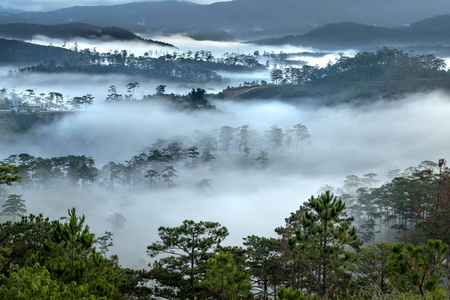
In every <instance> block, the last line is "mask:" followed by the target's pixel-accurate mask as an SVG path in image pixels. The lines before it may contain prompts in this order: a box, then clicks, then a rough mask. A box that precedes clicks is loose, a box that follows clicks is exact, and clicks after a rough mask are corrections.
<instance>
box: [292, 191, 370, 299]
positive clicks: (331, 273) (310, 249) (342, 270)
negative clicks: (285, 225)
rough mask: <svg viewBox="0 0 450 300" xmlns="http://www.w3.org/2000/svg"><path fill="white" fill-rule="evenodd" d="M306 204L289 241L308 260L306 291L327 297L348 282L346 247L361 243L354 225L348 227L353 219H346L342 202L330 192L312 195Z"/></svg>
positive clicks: (355, 247)
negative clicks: (299, 226)
mask: <svg viewBox="0 0 450 300" xmlns="http://www.w3.org/2000/svg"><path fill="white" fill-rule="evenodd" d="M305 207H306V211H305V212H304V213H303V214H302V216H301V219H300V225H301V228H299V229H298V230H297V231H296V238H295V239H290V240H289V243H290V245H291V246H292V247H299V248H300V251H301V255H302V256H303V259H306V260H307V261H309V264H310V266H309V274H310V275H309V276H311V279H310V280H311V285H309V286H308V287H307V289H308V292H310V293H311V292H314V293H317V294H318V295H320V296H321V297H323V296H325V297H327V296H328V295H329V294H330V293H333V291H334V290H336V289H338V288H339V287H341V288H342V285H343V284H345V286H346V285H347V282H346V280H348V277H349V274H348V273H346V270H347V269H348V267H349V265H350V262H351V261H352V260H353V259H354V255H353V254H352V253H350V252H349V251H347V250H346V249H345V247H348V246H349V247H352V248H353V249H359V247H360V246H361V245H362V242H361V241H360V240H359V239H358V237H357V235H356V228H355V227H354V226H351V223H352V221H353V218H351V217H350V218H345V213H344V209H345V204H344V202H343V201H342V200H341V199H338V198H337V197H336V196H334V195H333V194H332V193H331V192H330V191H326V192H325V193H323V194H321V195H320V196H319V197H317V198H314V197H311V198H310V199H309V201H308V202H307V203H306V204H305ZM343 217H344V218H343Z"/></svg>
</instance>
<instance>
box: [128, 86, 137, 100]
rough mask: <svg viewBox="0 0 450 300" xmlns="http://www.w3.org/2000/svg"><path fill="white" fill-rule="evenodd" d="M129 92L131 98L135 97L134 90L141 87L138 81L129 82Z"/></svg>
mask: <svg viewBox="0 0 450 300" xmlns="http://www.w3.org/2000/svg"><path fill="white" fill-rule="evenodd" d="M126 87H127V93H128V98H129V99H134V90H135V89H136V88H137V87H139V83H138V82H130V83H128V84H127V86H126Z"/></svg>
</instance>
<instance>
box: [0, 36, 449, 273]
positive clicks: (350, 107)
mask: <svg viewBox="0 0 450 300" xmlns="http://www.w3.org/2000/svg"><path fill="white" fill-rule="evenodd" d="M165 41H166V42H167V41H168V42H171V41H170V40H165ZM178 41H179V42H178V43H175V44H177V45H178V46H179V47H180V51H184V49H187V48H188V44H183V43H181V42H180V40H179V39H178ZM206 46H211V43H207V44H203V43H197V44H195V45H191V49H194V50H195V49H203V47H206ZM219 46H220V45H219V44H218V45H217V49H216V50H215V51H217V52H221V53H224V52H226V51H242V52H244V53H245V52H252V51H255V50H261V51H263V50H265V49H263V48H262V47H260V49H257V48H256V47H255V46H252V45H244V44H239V43H236V44H227V45H223V44H222V46H221V47H219ZM212 47H213V48H214V44H212ZM106 48H107V47H106ZM233 49H235V50H233ZM135 50H136V49H135ZM281 50H285V51H287V50H288V49H287V48H285V49H281ZM290 50H292V51H295V52H300V51H305V50H307V49H290ZM139 51H141V50H140V49H137V52H139ZM142 51H144V49H142ZM351 52H352V50H349V51H348V53H351ZM337 55H338V54H337V53H335V54H333V55H332V56H325V57H323V58H322V59H321V60H318V59H316V60H315V61H314V62H313V63H314V64H326V63H327V61H328V60H332V59H333V58H334V57H336V56H337ZM301 59H305V58H303V57H302V58H301ZM9 69H11V67H4V68H2V70H1V71H2V74H3V75H2V77H1V80H2V83H1V84H2V86H3V87H4V88H6V89H10V90H11V89H12V90H17V91H22V92H23V91H25V90H26V89H34V90H35V92H36V93H37V94H38V93H41V92H44V93H48V92H51V91H58V92H61V93H63V95H64V96H65V97H67V98H70V97H74V96H79V95H82V94H86V93H91V94H93V95H94V96H95V97H96V98H95V101H94V103H95V104H94V105H93V106H92V107H89V108H88V109H87V110H86V111H85V110H81V111H78V112H74V113H71V114H68V115H67V116H65V117H64V118H62V119H60V120H58V121H55V122H53V123H51V124H50V125H47V126H44V127H40V128H35V129H34V130H33V131H30V132H28V133H26V134H23V135H18V136H14V137H13V138H11V139H10V140H9V141H8V143H1V144H0V157H2V159H4V158H6V157H8V156H9V155H11V154H20V153H28V154H30V155H33V156H41V157H44V158H45V157H47V158H48V157H56V156H65V155H86V156H90V157H92V158H93V159H94V160H95V163H96V167H97V168H99V169H100V168H102V167H103V166H104V165H105V164H107V163H109V162H118V163H119V162H120V163H123V162H125V161H126V160H129V159H130V158H131V157H132V156H133V155H136V154H138V153H139V151H142V149H143V148H145V147H150V146H152V144H154V143H155V142H156V141H157V139H173V138H178V139H180V138H181V139H184V141H185V145H184V146H186V147H189V146H192V145H193V143H194V141H193V140H192V138H189V137H192V136H194V135H195V134H196V132H197V133H198V132H204V133H211V134H213V135H215V136H217V131H215V133H214V130H218V129H219V128H220V127H222V126H231V127H233V128H237V127H240V126H243V125H249V128H250V129H251V130H255V131H258V132H264V131H266V130H269V129H270V128H271V127H272V126H273V125H277V126H278V127H280V128H282V129H287V128H292V126H294V125H296V124H299V123H302V124H304V125H305V126H307V128H308V130H309V133H310V135H311V138H310V139H309V140H308V143H306V144H305V145H304V147H303V150H302V151H298V150H294V149H285V150H286V151H284V152H283V153H281V154H279V155H275V154H273V153H269V156H268V158H269V163H268V168H267V169H261V168H259V166H258V163H257V162H256V161H255V159H256V158H257V155H258V153H259V152H260V151H265V150H268V149H267V148H266V145H265V144H264V143H263V142H261V144H260V146H259V147H257V146H255V147H254V148H253V149H251V150H252V151H251V154H250V155H249V156H248V157H239V156H238V155H235V154H232V153H231V154H230V155H228V156H219V155H218V156H217V159H216V160H214V161H213V162H212V163H205V164H200V165H199V167H197V168H187V167H185V166H184V165H183V164H179V165H178V166H177V167H176V169H177V172H178V177H177V178H176V179H175V184H176V187H173V188H170V189H168V188H165V187H163V184H162V183H160V187H159V188H158V189H154V190H150V188H146V187H139V188H137V189H130V188H127V189H117V190H110V189H104V188H101V187H98V186H93V187H91V188H90V189H87V190H76V189H74V190H71V189H64V190H55V189H52V190H51V191H48V190H45V189H41V190H40V191H33V192H27V191H23V192H22V194H23V198H24V199H25V200H26V205H27V209H28V212H29V213H44V215H46V216H49V217H51V218H59V217H61V216H66V215H67V209H69V208H71V207H77V209H78V212H79V213H80V214H85V215H86V217H87V220H86V221H87V224H89V225H90V226H91V230H92V231H93V232H95V233H96V234H97V235H101V234H103V233H104V231H106V230H108V231H113V230H112V228H111V225H110V224H108V222H107V218H108V217H109V216H111V215H112V214H114V213H121V214H122V215H123V216H124V217H125V218H126V219H127V221H126V222H125V225H124V227H123V228H122V229H121V230H118V231H116V232H114V243H115V246H114V247H113V248H112V249H111V252H110V253H109V254H118V255H119V257H120V259H121V263H122V264H124V265H125V266H130V267H133V268H143V267H145V266H146V264H147V261H148V259H149V258H148V257H147V256H146V253H145V250H146V246H147V245H149V244H151V243H152V242H155V241H156V240H157V239H158V236H157V229H158V227H159V226H178V225H180V224H181V223H182V221H183V220H185V219H192V220H195V221H200V220H203V221H217V222H220V223H221V224H222V225H224V226H226V227H227V228H228V229H229V231H230V236H229V237H228V238H227V239H226V241H225V244H229V245H240V244H241V242H242V238H243V237H246V236H247V235H251V234H255V235H260V236H273V235H274V231H273V230H274V228H275V227H278V226H281V225H283V222H284V218H286V217H288V216H289V214H290V213H291V212H293V211H295V210H296V209H298V207H299V205H300V204H301V203H303V202H304V201H305V200H307V199H308V198H309V197H310V196H311V195H317V192H318V190H319V189H320V188H321V187H323V186H324V185H331V186H342V184H343V180H344V179H345V177H346V176H347V175H351V174H355V175H358V176H362V175H364V174H367V173H376V174H379V179H380V180H383V179H384V178H385V176H386V174H387V172H388V171H389V170H392V169H405V168H408V167H409V166H416V165H417V164H419V163H420V162H422V161H424V160H431V161H437V160H438V159H439V158H445V157H448V151H449V150H448V149H450V141H447V139H445V138H444V137H445V136H446V134H447V128H448V127H449V126H450V120H449V118H448V115H447V113H446V112H447V111H448V110H450V95H448V94H446V93H443V92H439V91H437V92H433V93H427V94H414V95H408V96H406V97H404V98H402V99H397V100H390V101H384V100H380V101H377V102H376V103H364V102H361V103H358V101H356V102H355V103H353V104H345V103H341V104H333V105H324V103H323V102H322V100H317V99H301V100H290V101H280V100H278V99H272V100H245V101H230V100H215V101H214V102H213V104H214V105H215V106H216V108H217V111H189V112H187V111H179V110H174V109H173V108H171V107H169V106H167V105H166V104H164V103H161V102H158V101H153V102H151V103H148V104H121V105H105V104H104V103H103V100H104V98H105V96H106V94H107V89H108V87H109V86H110V85H112V84H114V85H116V86H117V87H118V89H119V92H124V91H125V85H126V84H127V83H128V82H133V81H138V82H139V83H140V87H139V89H137V90H136V94H137V95H147V94H154V92H155V87H156V86H157V85H159V84H166V85H167V92H169V93H170V92H174V93H187V92H188V91H190V90H191V89H192V88H193V87H196V86H195V85H194V84H179V83H167V82H158V81H149V80H145V79H143V78H135V77H130V76H120V75H114V76H111V75H81V74H79V75H67V74H66V75H64V74H47V75H45V76H43V75H36V74H23V75H14V74H13V75H12V76H11V74H8V70H9ZM223 76H224V77H228V78H230V79H231V83H232V84H234V85H235V84H236V83H238V82H242V81H244V80H249V79H251V80H269V74H268V72H255V73H252V74H233V73H224V74H223ZM252 78H254V79H252ZM201 87H202V88H205V89H207V90H208V91H209V92H217V91H220V90H221V89H223V88H225V87H226V85H223V86H209V85H204V86H201ZM121 89H122V91H120V90H121ZM202 179H209V180H210V183H211V186H210V187H209V188H208V189H199V187H198V183H199V182H200V181H201V180H202ZM15 189H16V187H12V188H9V190H8V191H9V192H11V193H13V192H15V191H16V190H15Z"/></svg>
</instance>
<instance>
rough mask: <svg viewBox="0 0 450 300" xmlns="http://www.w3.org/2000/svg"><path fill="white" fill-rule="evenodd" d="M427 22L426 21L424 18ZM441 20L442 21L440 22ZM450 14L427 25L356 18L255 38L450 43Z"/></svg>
mask: <svg viewBox="0 0 450 300" xmlns="http://www.w3.org/2000/svg"><path fill="white" fill-rule="evenodd" d="M423 22H425V21H423ZM441 23H442V22H441ZM447 28H450V18H448V22H447V23H445V25H442V26H426V25H425V23H422V21H420V22H417V23H413V24H412V25H411V26H408V27H399V28H387V27H381V26H373V25H366V24H358V23H354V22H341V23H332V24H327V25H324V26H321V27H319V28H316V29H313V30H311V31H310V32H308V33H306V34H303V35H289V36H285V37H282V38H273V39H264V40H258V41H254V43H257V44H262V45H288V44H289V45H296V46H309V47H315V48H320V49H330V50H331V49H348V48H359V49H364V48H370V47H380V46H388V47H405V46H412V45H420V46H426V45H440V46H448V45H450V34H449V31H448V30H447Z"/></svg>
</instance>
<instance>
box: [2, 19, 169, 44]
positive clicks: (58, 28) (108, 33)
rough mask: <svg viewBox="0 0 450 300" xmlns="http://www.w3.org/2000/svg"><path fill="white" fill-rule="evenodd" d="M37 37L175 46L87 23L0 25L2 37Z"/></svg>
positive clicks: (117, 28)
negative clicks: (138, 42) (139, 42)
mask: <svg viewBox="0 0 450 300" xmlns="http://www.w3.org/2000/svg"><path fill="white" fill-rule="evenodd" d="M36 35H44V36H47V37H50V38H58V39H62V40H67V41H69V40H73V39H76V38H85V39H101V40H119V41H133V40H136V41H141V42H146V43H150V44H158V45H160V46H170V47H173V45H171V44H168V43H163V42H159V41H153V40H146V39H143V38H141V37H139V36H137V35H136V34H134V33H132V32H131V31H129V30H127V29H123V28H120V27H114V26H111V27H99V26H94V25H90V24H85V23H66V24H57V25H41V24H28V23H9V24H0V36H1V37H5V38H13V39H22V40H31V39H32V38H33V37H34V36H36Z"/></svg>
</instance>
